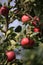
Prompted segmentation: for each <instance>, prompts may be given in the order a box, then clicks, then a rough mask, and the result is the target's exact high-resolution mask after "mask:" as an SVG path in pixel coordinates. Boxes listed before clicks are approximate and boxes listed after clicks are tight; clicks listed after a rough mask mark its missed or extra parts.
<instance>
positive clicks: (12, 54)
mask: <svg viewBox="0 0 43 65" xmlns="http://www.w3.org/2000/svg"><path fill="white" fill-rule="evenodd" d="M6 56H7V61H12V60H13V59H16V55H15V52H14V51H7V52H6Z"/></svg>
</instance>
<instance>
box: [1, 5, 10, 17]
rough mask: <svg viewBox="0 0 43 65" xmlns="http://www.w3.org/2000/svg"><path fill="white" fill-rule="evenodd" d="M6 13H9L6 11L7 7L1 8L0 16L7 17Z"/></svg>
mask: <svg viewBox="0 0 43 65" xmlns="http://www.w3.org/2000/svg"><path fill="white" fill-rule="evenodd" d="M8 13H9V9H8V7H6V6H2V7H1V8H0V14H1V15H3V16H7V15H8Z"/></svg>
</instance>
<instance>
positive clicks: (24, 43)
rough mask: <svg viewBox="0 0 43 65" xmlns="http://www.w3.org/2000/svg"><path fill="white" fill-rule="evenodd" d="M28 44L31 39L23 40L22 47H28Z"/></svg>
mask: <svg viewBox="0 0 43 65" xmlns="http://www.w3.org/2000/svg"><path fill="white" fill-rule="evenodd" d="M28 43H29V39H28V38H23V39H22V40H21V45H22V46H25V45H28Z"/></svg>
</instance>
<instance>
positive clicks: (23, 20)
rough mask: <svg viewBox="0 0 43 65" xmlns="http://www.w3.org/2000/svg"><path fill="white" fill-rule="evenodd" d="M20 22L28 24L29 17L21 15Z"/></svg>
mask: <svg viewBox="0 0 43 65" xmlns="http://www.w3.org/2000/svg"><path fill="white" fill-rule="evenodd" d="M21 20H22V22H23V23H25V22H28V21H29V20H30V17H29V16H27V15H23V16H22V18H21Z"/></svg>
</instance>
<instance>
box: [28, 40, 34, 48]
mask: <svg viewBox="0 0 43 65" xmlns="http://www.w3.org/2000/svg"><path fill="white" fill-rule="evenodd" d="M34 44H35V41H34V40H32V39H30V43H29V47H33V46H34Z"/></svg>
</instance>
